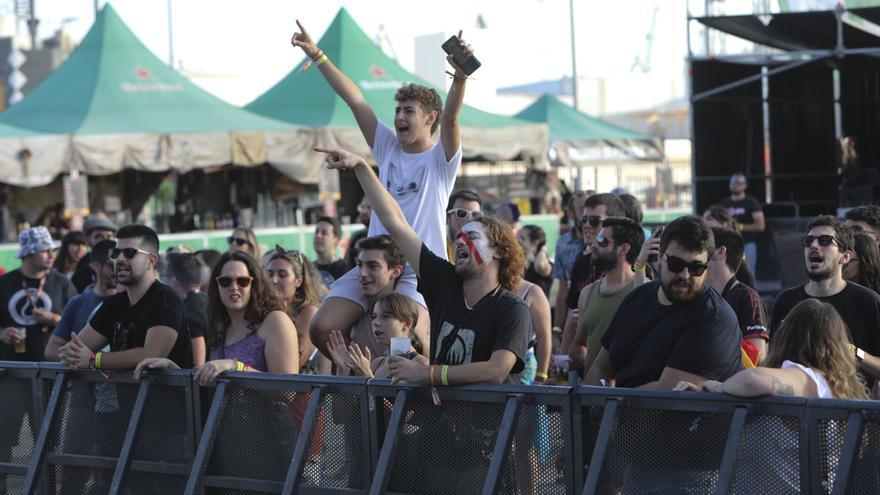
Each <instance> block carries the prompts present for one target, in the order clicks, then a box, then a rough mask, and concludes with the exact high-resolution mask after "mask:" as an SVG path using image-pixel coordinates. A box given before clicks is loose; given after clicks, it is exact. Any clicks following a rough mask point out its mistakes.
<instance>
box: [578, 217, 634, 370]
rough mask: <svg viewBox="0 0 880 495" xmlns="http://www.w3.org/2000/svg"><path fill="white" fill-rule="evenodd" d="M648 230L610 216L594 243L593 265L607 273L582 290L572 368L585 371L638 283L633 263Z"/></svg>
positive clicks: (623, 218)
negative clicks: (621, 307) (619, 309)
mask: <svg viewBox="0 0 880 495" xmlns="http://www.w3.org/2000/svg"><path fill="white" fill-rule="evenodd" d="M644 240H645V234H644V232H643V231H642V227H641V226H640V225H639V224H637V223H636V222H635V221H633V220H631V219H629V218H625V217H608V218H606V219H605V220H603V221H602V228H601V229H600V230H599V235H597V236H596V239H595V242H594V243H593V266H594V267H595V269H596V271H599V270H601V271H602V272H603V273H604V274H605V276H604V277H603V278H602V279H601V280H597V281H596V282H593V283H592V284H590V285H588V286H587V287H585V288H584V290H582V291H581V297H580V301H579V302H578V311H579V313H580V314H581V317H580V321H579V322H578V327H577V333H576V334H575V337H574V344H572V346H571V352H570V353H569V354H570V357H571V362H572V369H577V370H582V371H581V372H582V373H583V372H585V371H586V370H589V369H590V366H591V365H592V364H593V360H595V359H596V356H597V355H598V354H599V349H600V348H601V347H602V344H601V343H600V340H601V338H602V332H604V331H605V329H606V328H608V324H609V323H610V322H611V319H612V318H613V317H614V313H615V312H616V311H617V308H618V307H619V306H620V303H621V302H622V301H623V299H624V298H625V297H626V296H627V294H629V293H630V292H632V290H633V289H634V288H635V287H636V285H638V282H637V281H636V274H635V272H633V263H634V262H635V260H636V257H637V256H638V254H639V252H640V250H641V249H642V243H643V242H644Z"/></svg>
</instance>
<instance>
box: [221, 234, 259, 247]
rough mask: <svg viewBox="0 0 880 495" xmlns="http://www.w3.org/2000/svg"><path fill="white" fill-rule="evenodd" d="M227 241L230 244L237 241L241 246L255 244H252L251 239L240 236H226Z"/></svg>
mask: <svg viewBox="0 0 880 495" xmlns="http://www.w3.org/2000/svg"><path fill="white" fill-rule="evenodd" d="M226 242H227V243H229V244H232V243H233V242H234V243H236V244H237V245H239V246H244V245H245V244H248V245H250V246H253V244H251V241H249V240H247V239H242V238H240V237H233V236H229V237H227V238H226Z"/></svg>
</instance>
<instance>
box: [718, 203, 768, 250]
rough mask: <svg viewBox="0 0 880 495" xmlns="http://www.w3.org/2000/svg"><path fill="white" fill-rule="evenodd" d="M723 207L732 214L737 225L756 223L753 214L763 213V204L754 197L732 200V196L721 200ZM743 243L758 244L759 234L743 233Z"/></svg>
mask: <svg viewBox="0 0 880 495" xmlns="http://www.w3.org/2000/svg"><path fill="white" fill-rule="evenodd" d="M721 206H722V207H724V208H726V209H727V210H728V211H729V212H730V216H732V217H733V219H734V220H736V221H737V223H741V224H743V225H748V224H752V223H755V219H754V218H753V217H752V213H755V212H760V211H763V207H762V206H761V203H759V202H758V200H757V199H755V198H753V197H752V196H748V195H747V196H746V197H744V198H743V199H736V200H735V199H732V198H731V197H730V196H728V197H726V198H724V199H722V200H721ZM742 237H743V242H745V243H749V242H756V241H757V240H758V233H757V232H743V233H742Z"/></svg>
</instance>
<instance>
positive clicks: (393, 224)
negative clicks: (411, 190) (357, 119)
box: [315, 148, 422, 274]
mask: <svg viewBox="0 0 880 495" xmlns="http://www.w3.org/2000/svg"><path fill="white" fill-rule="evenodd" d="M315 151H319V152H321V153H327V167H329V168H331V169H338V170H354V173H355V174H356V175H357V178H358V181H359V182H360V183H361V187H362V188H363V189H364V194H365V195H366V197H367V198H368V199H369V200H370V204H371V205H373V211H374V212H375V213H376V216H378V217H379V221H381V222H382V225H384V226H385V228H387V229H388V234H390V235H391V238H392V239H394V242H395V243H397V246H398V247H399V248H400V251H401V252H402V253H403V256H404V257H405V258H406V261H408V262H409V264H410V265H411V266H412V267H413V270H415V272H416V274H418V273H419V258H420V257H421V253H422V239H421V238H420V237H419V236H418V234H416V232H415V231H414V230H413V229H412V227H410V225H409V222H407V220H406V216H405V215H404V214H403V210H401V209H400V205H398V204H397V201H395V200H394V198H393V197H391V194H390V193H389V192H388V191H387V190H386V189H385V187H384V186H383V185H382V183H381V182H380V181H379V178H378V177H376V174H375V173H374V172H373V169H371V168H370V166H369V165H367V162H366V161H365V160H364V159H363V158H362V157H360V156H358V155H355V154H354V153H351V152H349V151H345V150H325V149H320V148H315Z"/></svg>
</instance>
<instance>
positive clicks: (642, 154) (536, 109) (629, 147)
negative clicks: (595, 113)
mask: <svg viewBox="0 0 880 495" xmlns="http://www.w3.org/2000/svg"><path fill="white" fill-rule="evenodd" d="M516 117H517V118H520V119H523V120H529V121H532V122H544V123H546V124H547V125H548V126H549V128H550V146H551V148H553V150H554V151H555V155H556V157H557V158H559V159H560V160H562V161H563V162H565V161H566V158H569V159H572V160H575V161H577V158H574V156H577V155H581V156H584V155H585V153H583V150H585V149H591V150H593V152H592V153H589V155H590V156H591V157H593V158H607V157H611V156H614V157H618V158H623V157H626V158H633V159H642V160H643V159H658V158H660V157H661V155H662V154H661V152H660V149H659V147H658V146H657V145H656V143H655V141H656V139H655V138H654V137H653V136H650V135H648V134H642V133H639V132H635V131H632V130H630V129H627V128H625V127H620V126H618V125H614V124H612V123H610V122H606V121H604V120H602V119H598V118H596V117H591V116H589V115H587V114H585V113H582V112H579V111H578V110H576V109H575V108H574V107H572V106H571V105H567V104H565V103H563V102H561V101H559V99H558V98H556V97H555V96H553V95H549V94H544V95H542V96H541V97H540V98H538V100H537V101H535V102H534V103H532V104H531V105H529V106H528V107H526V108H525V109H523V110H522V111H521V112H519V113H518V114H516ZM597 149H604V150H603V152H599V153H596V152H595V151H596V150H597ZM579 151H580V153H579ZM572 155H574V156H572Z"/></svg>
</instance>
